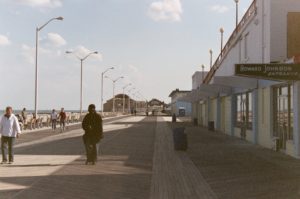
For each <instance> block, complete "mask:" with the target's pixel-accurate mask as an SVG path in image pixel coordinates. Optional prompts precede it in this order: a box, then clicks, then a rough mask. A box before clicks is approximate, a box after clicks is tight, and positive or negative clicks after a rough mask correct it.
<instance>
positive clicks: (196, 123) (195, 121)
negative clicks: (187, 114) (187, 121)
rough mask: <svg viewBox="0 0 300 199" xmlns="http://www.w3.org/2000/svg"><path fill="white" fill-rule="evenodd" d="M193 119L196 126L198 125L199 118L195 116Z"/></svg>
mask: <svg viewBox="0 0 300 199" xmlns="http://www.w3.org/2000/svg"><path fill="white" fill-rule="evenodd" d="M193 121H194V122H193V123H194V125H195V126H198V119H197V118H194V120H193Z"/></svg>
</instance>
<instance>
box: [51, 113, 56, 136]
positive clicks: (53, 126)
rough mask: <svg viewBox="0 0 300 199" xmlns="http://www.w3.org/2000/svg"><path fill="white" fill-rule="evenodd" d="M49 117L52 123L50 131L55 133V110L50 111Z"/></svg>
mask: <svg viewBox="0 0 300 199" xmlns="http://www.w3.org/2000/svg"><path fill="white" fill-rule="evenodd" d="M50 117H51V123H52V130H53V131H55V129H56V122H57V113H56V111H55V109H53V110H52V113H51V116H50Z"/></svg>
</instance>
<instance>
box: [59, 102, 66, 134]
mask: <svg viewBox="0 0 300 199" xmlns="http://www.w3.org/2000/svg"><path fill="white" fill-rule="evenodd" d="M66 119H67V115H66V112H65V109H64V108H61V110H60V113H59V125H60V130H61V132H63V131H65V127H66Z"/></svg>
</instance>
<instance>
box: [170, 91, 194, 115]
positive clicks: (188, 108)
mask: <svg viewBox="0 0 300 199" xmlns="http://www.w3.org/2000/svg"><path fill="white" fill-rule="evenodd" d="M190 92H191V91H180V90H179V89H176V90H173V91H172V92H171V93H170V95H169V97H170V98H171V104H170V106H171V114H172V115H173V114H175V115H176V116H191V114H192V104H191V103H190V102H188V101H185V100H182V98H183V97H185V96H186V95H187V94H189V93H190Z"/></svg>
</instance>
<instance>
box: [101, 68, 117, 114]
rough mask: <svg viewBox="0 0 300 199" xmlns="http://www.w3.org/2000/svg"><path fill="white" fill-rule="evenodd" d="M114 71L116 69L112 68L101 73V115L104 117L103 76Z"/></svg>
mask: <svg viewBox="0 0 300 199" xmlns="http://www.w3.org/2000/svg"><path fill="white" fill-rule="evenodd" d="M113 69H114V67H110V68H108V69H106V70H105V71H104V72H102V73H101V113H102V115H103V76H104V74H105V73H106V72H108V71H109V70H113Z"/></svg>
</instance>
